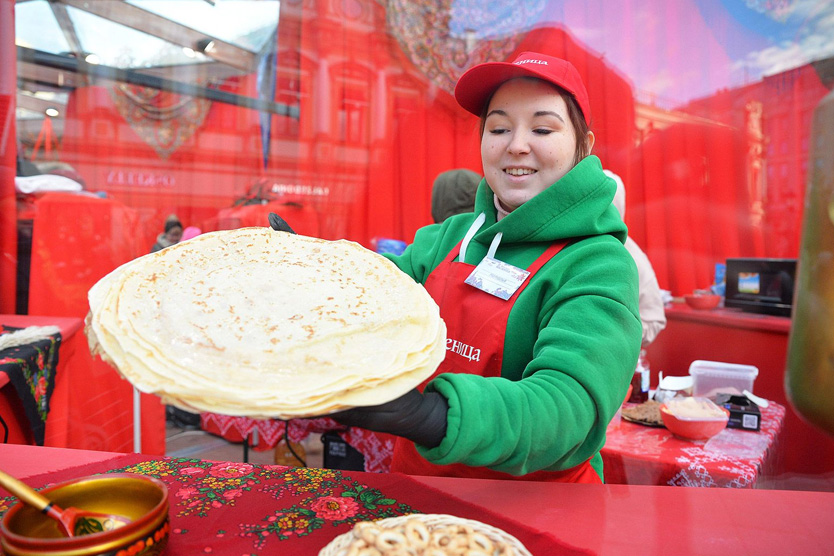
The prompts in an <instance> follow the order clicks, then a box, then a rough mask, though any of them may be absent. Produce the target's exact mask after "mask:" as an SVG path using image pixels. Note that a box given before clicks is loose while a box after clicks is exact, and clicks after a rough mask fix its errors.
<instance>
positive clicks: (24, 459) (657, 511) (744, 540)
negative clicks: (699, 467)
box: [0, 445, 834, 556]
mask: <svg viewBox="0 0 834 556" xmlns="http://www.w3.org/2000/svg"><path fill="white" fill-rule="evenodd" d="M117 455H119V454H112V453H111V454H108V453H103V452H89V451H77V450H66V449H55V448H43V447H37V446H11V445H10V446H3V447H2V449H0V468H2V469H4V470H5V471H7V472H9V473H11V474H12V475H17V476H19V477H21V478H24V479H25V478H26V477H31V476H34V475H38V474H40V473H44V472H53V471H59V470H62V469H68V468H71V467H74V466H78V465H83V464H87V463H92V462H99V461H104V460H107V459H109V458H112V457H114V456H117ZM415 479H417V480H418V481H420V482H422V483H424V484H426V485H429V486H431V487H434V488H436V489H439V490H441V491H443V492H445V493H448V494H450V495H453V496H455V497H457V498H459V499H461V500H464V501H466V502H469V503H472V504H476V505H478V506H482V507H484V508H488V509H490V510H491V511H493V512H496V513H499V514H500V515H502V516H505V517H507V518H509V519H513V520H516V521H518V522H520V523H523V524H525V525H527V526H528V527H530V528H533V529H535V530H538V531H542V532H549V533H551V534H552V535H554V536H555V537H556V538H558V539H559V540H561V541H563V542H566V543H568V544H570V545H573V546H576V547H579V548H584V549H587V550H590V551H592V552H594V553H597V554H600V555H629V554H635V555H641V556H653V555H658V556H660V555H662V556H669V555H670V554H674V555H676V556H678V555H680V556H686V555H708V554H716V555H722V556H726V555H728V554H732V555H734V556H745V555H749V556H763V555H775V554H803V555H834V512H832V511H831V510H832V508H834V493H828V492H805V491H780V490H738V489H703V488H670V487H663V486H630V485H579V484H552V483H536V482H529V483H527V482H518V481H513V482H507V481H495V480H487V479H455V478H447V477H415Z"/></svg>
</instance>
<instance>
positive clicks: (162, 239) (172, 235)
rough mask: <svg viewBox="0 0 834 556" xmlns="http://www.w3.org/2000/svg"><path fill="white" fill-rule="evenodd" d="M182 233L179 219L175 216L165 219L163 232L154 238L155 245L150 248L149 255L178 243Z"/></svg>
mask: <svg viewBox="0 0 834 556" xmlns="http://www.w3.org/2000/svg"><path fill="white" fill-rule="evenodd" d="M182 231H183V228H182V223H181V222H180V220H179V218H177V216H176V215H175V214H172V215H170V216H169V217H168V218H166V219H165V226H164V228H163V232H162V233H161V234H159V235H158V236H156V243H154V244H153V247H151V253H156V252H157V251H161V250H163V249H165V248H166V247H171V246H172V245H176V244H177V243H179V242H180V240H181V239H182Z"/></svg>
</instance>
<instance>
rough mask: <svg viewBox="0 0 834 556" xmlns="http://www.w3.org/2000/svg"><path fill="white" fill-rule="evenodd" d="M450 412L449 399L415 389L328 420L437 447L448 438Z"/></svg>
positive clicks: (340, 413)
mask: <svg viewBox="0 0 834 556" xmlns="http://www.w3.org/2000/svg"><path fill="white" fill-rule="evenodd" d="M448 411H449V404H448V403H447V402H446V398H444V397H443V396H441V395H440V394H438V393H437V392H428V393H427V394H421V393H420V392H419V391H417V390H416V389H415V390H411V391H410V392H408V393H407V394H405V395H404V396H401V397H399V398H397V399H395V400H392V401H390V402H388V403H384V404H381V405H375V406H370V407H356V408H354V409H348V410H346V411H340V412H338V413H334V414H332V415H328V417H330V418H332V419H333V420H335V421H336V422H337V423H341V424H343V425H347V426H350V427H360V428H363V429H368V430H372V431H376V432H385V433H388V434H393V435H396V436H402V437H403V438H407V439H408V440H411V441H412V442H414V443H416V444H420V445H423V446H426V447H428V448H434V447H435V446H437V445H439V444H440V442H441V441H442V440H443V437H444V436H445V435H446V414H447V412H448Z"/></svg>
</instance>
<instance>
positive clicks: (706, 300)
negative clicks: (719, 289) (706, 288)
mask: <svg viewBox="0 0 834 556" xmlns="http://www.w3.org/2000/svg"><path fill="white" fill-rule="evenodd" d="M683 298H684V300H685V301H686V304H687V305H689V306H690V307H692V308H693V309H699V310H701V311H706V310H709V309H715V308H716V307H718V304H719V303H721V296H720V295H685V296H683Z"/></svg>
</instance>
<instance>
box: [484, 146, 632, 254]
mask: <svg viewBox="0 0 834 556" xmlns="http://www.w3.org/2000/svg"><path fill="white" fill-rule="evenodd" d="M616 189H617V186H616V183H615V182H614V180H613V179H611V178H610V177H608V176H606V175H605V174H604V173H603V171H602V164H601V163H600V160H599V158H597V157H596V156H593V155H591V156H588V157H585V158H584V159H582V160H581V161H580V162H579V164H577V165H576V166H574V167H573V169H571V171H570V172H568V173H567V174H565V175H564V176H563V177H562V178H561V179H560V180H559V181H557V182H556V183H554V184H553V185H551V186H550V187H549V188H547V189H546V190H544V191H542V192H541V193H539V194H538V195H536V196H535V197H533V198H532V199H530V200H529V201H527V202H526V203H524V204H523V205H521V206H520V207H519V208H517V209H515V210H514V211H513V212H511V213H510V214H509V215H508V216H505V217H504V218H503V219H501V221H500V222H496V214H495V205H494V204H493V196H494V195H493V193H492V190H491V189H489V186H488V185H487V183H486V180H481V183H480V185H479V186H478V192H477V195H476V198H475V211H474V212H475V213H476V214H478V213H480V212H484V213H486V222H485V226H484V227H483V228H481V230H480V231H479V232H478V233H477V234H476V235H475V237H474V240H475V241H477V242H478V243H488V242H490V241H491V240H492V237H493V236H494V235H495V234H497V233H498V232H502V233H503V238H502V240H501V243H502V244H503V245H507V244H510V243H516V242H535V241H546V242H552V241H555V240H561V239H569V238H576V237H583V236H592V235H601V234H610V235H613V236H614V237H616V238H617V239H619V240H620V242H621V243H625V240H626V236H627V232H628V229H627V228H626V225H625V223H624V222H623V220H622V218H621V217H620V214H619V212H617V209H616V208H615V207H614V205H612V204H611V202H612V200H613V199H614V193H615V192H616Z"/></svg>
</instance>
